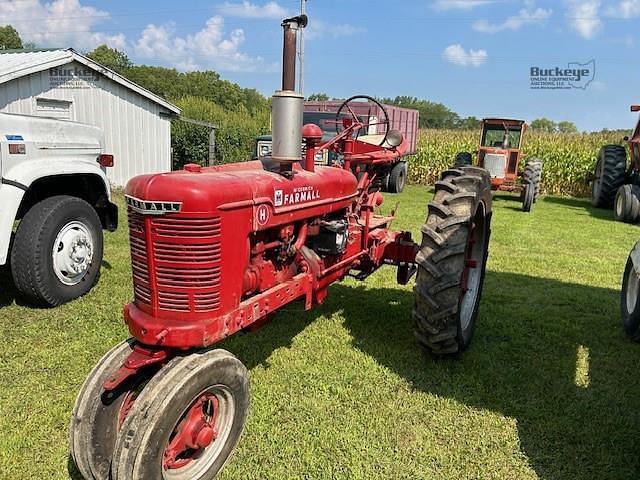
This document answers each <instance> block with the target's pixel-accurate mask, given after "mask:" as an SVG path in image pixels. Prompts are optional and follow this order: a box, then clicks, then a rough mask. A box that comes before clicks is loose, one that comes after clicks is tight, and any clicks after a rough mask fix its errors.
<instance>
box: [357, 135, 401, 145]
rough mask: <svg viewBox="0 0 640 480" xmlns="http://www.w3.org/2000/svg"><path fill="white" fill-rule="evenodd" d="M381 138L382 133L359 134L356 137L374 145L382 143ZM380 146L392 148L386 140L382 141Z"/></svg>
mask: <svg viewBox="0 0 640 480" xmlns="http://www.w3.org/2000/svg"><path fill="white" fill-rule="evenodd" d="M382 140H384V134H382V135H360V136H359V137H358V141H360V142H364V143H368V144H369V145H375V146H376V147H377V146H379V145H380V144H381V143H382ZM382 146H383V147H384V148H393V145H391V144H390V143H389V141H388V140H386V141H385V142H384V145H382Z"/></svg>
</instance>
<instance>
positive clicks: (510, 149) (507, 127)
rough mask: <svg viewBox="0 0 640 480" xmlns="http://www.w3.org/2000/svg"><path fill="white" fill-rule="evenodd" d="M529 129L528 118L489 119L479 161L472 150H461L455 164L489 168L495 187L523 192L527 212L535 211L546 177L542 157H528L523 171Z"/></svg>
mask: <svg viewBox="0 0 640 480" xmlns="http://www.w3.org/2000/svg"><path fill="white" fill-rule="evenodd" d="M527 128H528V126H527V124H526V122H525V121H524V120H513V119H508V118H485V119H484V120H482V135H481V136H480V147H479V148H478V151H477V152H476V159H475V162H474V159H473V155H471V153H469V152H460V153H458V154H457V155H456V159H455V163H454V167H456V168H457V167H464V166H468V165H473V164H475V165H476V166H478V167H481V168H484V169H485V170H487V171H488V172H489V175H490V176H491V189H492V190H501V191H505V192H516V193H520V199H521V201H522V209H523V210H524V211H525V212H529V211H531V207H532V206H533V204H534V203H535V202H536V200H537V198H538V195H539V193H540V182H541V180H542V161H541V160H540V159H538V158H529V159H527V161H526V162H525V165H524V170H523V171H522V172H520V171H519V165H520V160H521V158H522V145H523V137H524V134H525V132H526V131H527Z"/></svg>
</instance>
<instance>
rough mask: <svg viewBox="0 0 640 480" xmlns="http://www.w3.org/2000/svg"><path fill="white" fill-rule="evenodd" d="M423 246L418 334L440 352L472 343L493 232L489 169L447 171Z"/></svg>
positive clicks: (418, 259)
mask: <svg viewBox="0 0 640 480" xmlns="http://www.w3.org/2000/svg"><path fill="white" fill-rule="evenodd" d="M435 188H436V193H435V196H434V198H433V200H432V201H431V203H429V211H428V215H427V220H426V223H425V224H424V226H423V227H422V234H423V235H422V244H421V246H420V250H419V252H418V254H417V256H416V263H417V265H418V274H417V277H416V285H415V289H414V290H415V303H414V309H413V317H414V320H415V328H416V337H417V339H418V342H419V343H420V344H421V345H422V347H424V349H425V350H426V351H427V352H429V353H431V354H433V355H436V356H444V355H451V354H456V353H459V352H461V351H462V350H464V349H465V348H466V347H467V346H468V345H469V343H470V342H471V337H472V336H473V332H474V329H475V324H476V319H477V317H478V308H479V304H480V297H481V295H482V286H483V282H484V275H485V268H486V263H487V256H488V251H489V238H490V236H491V179H490V177H489V174H488V172H487V171H486V170H484V169H481V168H476V167H462V168H457V169H452V170H447V171H445V172H444V173H443V174H442V179H441V180H440V181H439V182H437V183H436V185H435Z"/></svg>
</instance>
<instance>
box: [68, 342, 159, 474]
mask: <svg viewBox="0 0 640 480" xmlns="http://www.w3.org/2000/svg"><path fill="white" fill-rule="evenodd" d="M134 343H135V342H134V341H133V340H127V341H125V342H122V343H120V344H119V345H116V346H115V347H114V348H113V349H111V350H110V351H109V352H107V353H106V354H105V355H104V357H102V359H101V360H100V361H99V362H98V364H97V365H96V366H95V367H94V368H93V370H92V371H91V373H90V374H89V375H88V376H87V379H86V380H85V382H84V384H83V385H82V388H81V389H80V393H78V397H77V399H76V403H75V406H74V407H73V413H72V415H71V425H70V427H69V447H70V451H71V457H72V458H73V461H74V462H75V464H76V467H77V468H78V470H79V471H80V473H81V474H82V476H83V477H84V478H85V479H90V480H110V478H111V476H110V475H111V474H110V472H111V458H112V456H113V450H114V448H115V445H116V439H117V437H118V433H119V430H120V425H121V423H122V421H124V418H125V416H126V413H127V410H128V409H129V408H130V407H131V405H132V404H133V402H134V401H135V397H136V395H137V394H138V393H139V392H140V390H141V389H142V387H143V386H144V383H145V382H146V381H147V380H148V378H149V376H150V375H151V374H152V372H151V371H148V370H147V371H146V372H141V373H139V374H138V375H135V376H133V377H132V378H131V379H129V380H128V381H126V382H125V383H124V384H123V385H121V386H120V387H118V388H117V389H116V390H114V391H113V392H105V391H104V389H103V388H102V385H103V384H104V382H106V381H107V380H108V379H110V378H111V377H112V376H113V375H114V374H115V373H116V372H117V371H118V369H119V368H120V367H121V366H122V365H123V364H124V362H125V360H126V359H127V357H128V356H129V354H131V352H132V351H133V345H134Z"/></svg>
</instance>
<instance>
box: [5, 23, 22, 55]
mask: <svg viewBox="0 0 640 480" xmlns="http://www.w3.org/2000/svg"><path fill="white" fill-rule="evenodd" d="M20 48H22V39H21V38H20V35H19V34H18V32H17V30H16V29H15V28H13V27H12V26H11V25H5V26H4V27H0V50H17V49H20Z"/></svg>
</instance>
